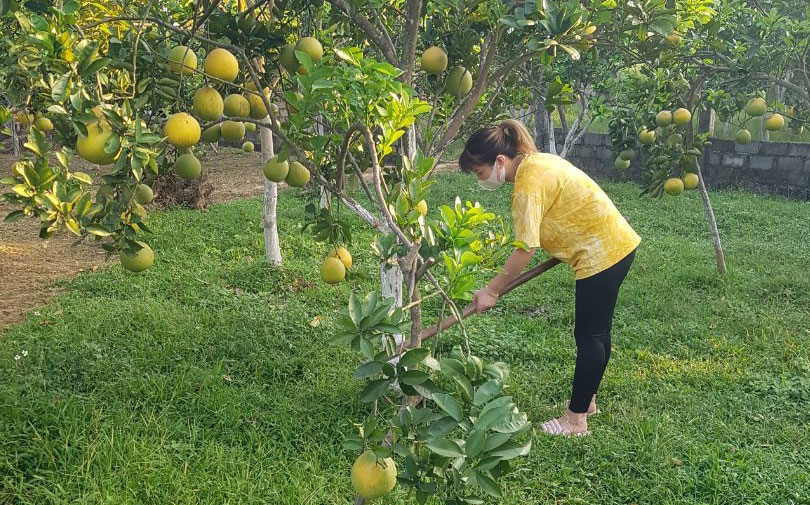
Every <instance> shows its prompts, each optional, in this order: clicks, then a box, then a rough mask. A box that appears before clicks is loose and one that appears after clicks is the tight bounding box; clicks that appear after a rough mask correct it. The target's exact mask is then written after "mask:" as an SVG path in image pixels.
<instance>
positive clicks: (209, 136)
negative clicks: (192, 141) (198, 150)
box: [200, 124, 222, 144]
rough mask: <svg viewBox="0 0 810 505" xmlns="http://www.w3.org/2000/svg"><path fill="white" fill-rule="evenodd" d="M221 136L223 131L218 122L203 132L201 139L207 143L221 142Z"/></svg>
mask: <svg viewBox="0 0 810 505" xmlns="http://www.w3.org/2000/svg"><path fill="white" fill-rule="evenodd" d="M221 136H222V131H221V130H220V126H219V125H218V124H215V125H214V126H212V127H210V128H208V129H207V130H205V131H204V132H202V135H201V136H200V139H201V140H202V141H203V142H205V143H206V144H215V143H217V142H219V137H221Z"/></svg>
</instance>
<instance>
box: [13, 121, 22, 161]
mask: <svg viewBox="0 0 810 505" xmlns="http://www.w3.org/2000/svg"><path fill="white" fill-rule="evenodd" d="M11 143H12V144H14V158H15V159H18V158H19V157H20V136H19V135H18V134H17V121H16V120H12V121H11Z"/></svg>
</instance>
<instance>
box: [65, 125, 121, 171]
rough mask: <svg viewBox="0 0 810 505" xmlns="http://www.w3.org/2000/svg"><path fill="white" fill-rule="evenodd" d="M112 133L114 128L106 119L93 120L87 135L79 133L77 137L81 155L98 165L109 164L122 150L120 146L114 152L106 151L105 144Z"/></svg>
mask: <svg viewBox="0 0 810 505" xmlns="http://www.w3.org/2000/svg"><path fill="white" fill-rule="evenodd" d="M112 135H113V132H112V128H111V127H110V123H108V122H107V120H106V119H100V120H97V121H93V122H91V123H90V124H88V125H87V136H86V137H85V136H84V135H79V136H78V138H77V139H76V150H77V151H78V152H79V156H81V157H82V158H84V159H86V160H87V161H89V162H90V163H95V164H96V165H109V164H110V163H112V162H113V161H115V159H116V158H118V154H119V153H120V152H121V149H120V148H119V149H118V151H117V152H114V153H112V154H110V153H106V152H104V144H105V143H106V142H107V139H108V138H110V136H112Z"/></svg>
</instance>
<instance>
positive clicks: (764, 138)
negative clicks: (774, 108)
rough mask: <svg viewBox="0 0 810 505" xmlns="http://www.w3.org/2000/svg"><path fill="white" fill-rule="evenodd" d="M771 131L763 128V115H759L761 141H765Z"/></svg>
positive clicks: (769, 136) (768, 138) (769, 137)
mask: <svg viewBox="0 0 810 505" xmlns="http://www.w3.org/2000/svg"><path fill="white" fill-rule="evenodd" d="M770 133H771V132H769V131H768V130H766V129H765V116H760V118H759V138H761V139H762V140H763V141H765V142H767V141H768V140H770V139H771V135H770Z"/></svg>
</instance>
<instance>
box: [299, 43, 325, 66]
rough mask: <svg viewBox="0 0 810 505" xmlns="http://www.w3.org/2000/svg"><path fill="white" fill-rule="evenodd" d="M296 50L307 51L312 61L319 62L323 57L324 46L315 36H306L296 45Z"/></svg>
mask: <svg viewBox="0 0 810 505" xmlns="http://www.w3.org/2000/svg"><path fill="white" fill-rule="evenodd" d="M295 50H296V51H301V52H304V53H307V54H308V55H309V57H310V59H311V60H312V63H318V62H319V61H321V58H323V46H321V43H320V42H318V39H316V38H315V37H304V38H303V39H301V40H299V41H298V43H297V44H296V45H295Z"/></svg>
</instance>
